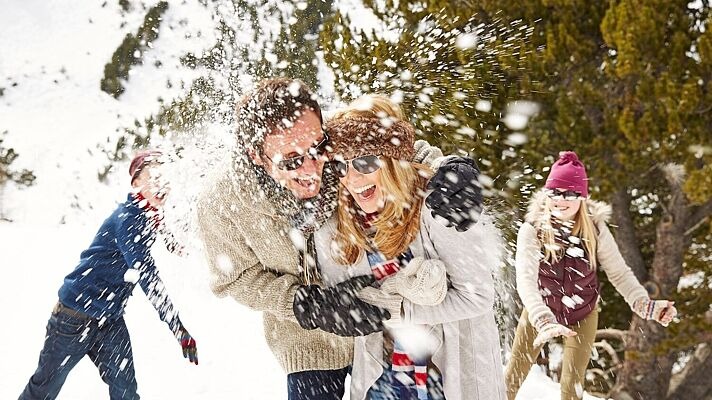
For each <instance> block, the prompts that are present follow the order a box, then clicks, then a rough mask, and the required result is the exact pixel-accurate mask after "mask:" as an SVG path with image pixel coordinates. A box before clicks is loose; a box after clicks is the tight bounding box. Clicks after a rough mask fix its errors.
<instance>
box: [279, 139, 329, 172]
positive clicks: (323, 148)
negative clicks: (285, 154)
mask: <svg viewBox="0 0 712 400" xmlns="http://www.w3.org/2000/svg"><path fill="white" fill-rule="evenodd" d="M323 135H324V138H323V139H322V140H321V142H319V143H317V144H315V145H314V146H312V147H310V148H309V149H308V150H307V151H306V153H305V154H300V155H298V156H294V157H289V158H285V159H282V160H279V161H278V162H275V161H274V160H272V159H271V158H269V157H267V156H266V155H265V157H267V159H268V160H270V161H272V163H273V164H274V165H275V166H276V167H277V168H279V169H281V170H283V171H294V170H297V169H299V168H301V167H302V165H304V158H305V157H309V158H311V159H312V160H316V159H317V158H319V157H321V156H323V155H324V154H326V152H327V151H328V146H329V135H327V134H326V131H324V133H323Z"/></svg>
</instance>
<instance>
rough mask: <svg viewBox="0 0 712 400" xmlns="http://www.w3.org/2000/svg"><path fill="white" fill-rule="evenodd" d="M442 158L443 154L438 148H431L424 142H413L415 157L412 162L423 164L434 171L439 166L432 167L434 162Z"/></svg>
mask: <svg viewBox="0 0 712 400" xmlns="http://www.w3.org/2000/svg"><path fill="white" fill-rule="evenodd" d="M442 158H443V152H442V151H441V150H440V149H439V148H437V147H435V146H431V145H430V143H428V142H426V141H425V140H416V141H415V155H414V156H413V162H417V163H420V164H425V165H427V166H429V167H430V168H431V169H432V170H433V171H435V170H436V169H438V166H439V165H438V166H435V165H434V163H435V160H438V159H442Z"/></svg>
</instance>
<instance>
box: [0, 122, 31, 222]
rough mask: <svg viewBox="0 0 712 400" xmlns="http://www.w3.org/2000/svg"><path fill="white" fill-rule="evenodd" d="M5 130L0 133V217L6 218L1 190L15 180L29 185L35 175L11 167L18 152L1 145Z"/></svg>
mask: <svg viewBox="0 0 712 400" xmlns="http://www.w3.org/2000/svg"><path fill="white" fill-rule="evenodd" d="M6 134H7V131H4V132H3V133H2V134H1V135H0V219H6V217H5V214H4V212H3V201H2V200H3V196H2V194H3V192H4V191H5V185H7V184H8V183H9V182H15V183H16V184H18V185H22V186H30V185H32V183H33V182H34V181H35V175H34V174H33V173H32V171H29V170H27V169H22V170H14V169H12V168H11V164H12V163H13V162H14V161H15V160H16V159H17V157H19V154H17V152H15V149H13V148H12V147H5V146H4V145H3V141H4V140H5V139H4V136H5V135H6Z"/></svg>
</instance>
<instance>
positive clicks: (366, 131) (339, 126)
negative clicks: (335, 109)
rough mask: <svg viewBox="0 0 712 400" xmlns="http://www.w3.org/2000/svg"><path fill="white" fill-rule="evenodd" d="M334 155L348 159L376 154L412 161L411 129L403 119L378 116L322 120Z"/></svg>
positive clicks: (413, 153)
mask: <svg viewBox="0 0 712 400" xmlns="http://www.w3.org/2000/svg"><path fill="white" fill-rule="evenodd" d="M326 131H327V133H328V134H329V144H330V146H331V148H332V151H331V153H332V154H333V155H334V156H337V157H338V156H340V157H343V158H344V160H351V159H354V158H357V157H361V156H365V155H376V156H384V157H390V158H395V159H398V160H404V161H412V160H413V157H414V156H415V128H413V125H411V124H410V123H409V122H407V121H402V120H395V121H393V120H392V119H389V118H378V117H345V118H337V119H333V120H331V121H329V122H327V123H326Z"/></svg>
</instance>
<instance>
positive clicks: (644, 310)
mask: <svg viewBox="0 0 712 400" xmlns="http://www.w3.org/2000/svg"><path fill="white" fill-rule="evenodd" d="M654 311H655V302H654V301H652V300H650V299H649V298H647V297H642V298H640V299H638V300H636V301H634V302H633V312H634V313H636V314H637V315H638V316H639V317H640V318H642V319H645V320H649V319H652V318H653V312H654Z"/></svg>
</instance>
